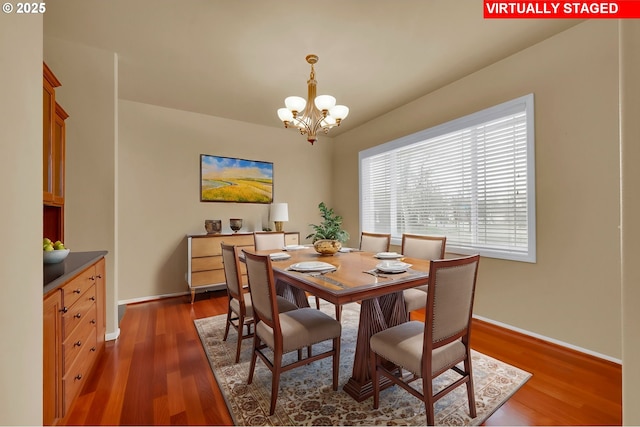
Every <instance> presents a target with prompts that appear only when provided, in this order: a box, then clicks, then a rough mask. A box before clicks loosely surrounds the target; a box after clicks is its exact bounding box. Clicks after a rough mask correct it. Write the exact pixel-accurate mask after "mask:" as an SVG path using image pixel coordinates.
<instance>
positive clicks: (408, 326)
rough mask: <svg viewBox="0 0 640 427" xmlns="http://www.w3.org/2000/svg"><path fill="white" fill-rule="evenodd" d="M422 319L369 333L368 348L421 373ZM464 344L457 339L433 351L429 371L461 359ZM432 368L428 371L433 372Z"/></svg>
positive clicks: (463, 355) (397, 363)
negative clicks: (370, 334)
mask: <svg viewBox="0 0 640 427" xmlns="http://www.w3.org/2000/svg"><path fill="white" fill-rule="evenodd" d="M423 340H424V323H422V322H418V321H412V322H407V323H402V324H400V325H398V326H394V327H392V328H389V329H385V330H384V331H381V332H378V333H377V334H375V335H374V336H372V337H371V340H370V345H371V349H372V350H373V351H374V352H376V353H378V354H379V355H380V356H382V357H383V358H385V359H387V360H388V361H390V362H392V363H394V364H396V365H398V366H401V367H403V368H405V369H407V370H408V371H410V372H412V373H414V374H416V375H418V376H420V377H422V351H423ZM464 357H465V347H464V345H463V344H462V342H461V341H460V340H458V341H454V342H452V343H450V344H447V345H445V346H443V347H440V348H438V349H435V350H434V351H433V362H432V371H433V372H438V371H440V370H442V369H443V368H445V367H449V366H452V365H454V364H456V363H457V362H459V361H460V360H462V359H464ZM433 372H432V373H433Z"/></svg>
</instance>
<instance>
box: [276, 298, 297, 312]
mask: <svg viewBox="0 0 640 427" xmlns="http://www.w3.org/2000/svg"><path fill="white" fill-rule="evenodd" d="M277 298H278V312H279V313H285V312H287V311H291V310H297V309H298V306H297V305H295V304H294V303H292V302H291V301H289V300H287V299H284V298H282V297H281V296H278V297H277Z"/></svg>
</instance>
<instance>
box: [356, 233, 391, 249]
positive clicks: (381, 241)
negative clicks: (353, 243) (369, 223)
mask: <svg viewBox="0 0 640 427" xmlns="http://www.w3.org/2000/svg"><path fill="white" fill-rule="evenodd" d="M390 245H391V234H387V233H369V232H366V231H363V232H362V233H361V234H360V250H361V251H364V252H373V253H374V254H377V253H379V252H389V246H390Z"/></svg>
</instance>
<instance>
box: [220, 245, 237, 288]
mask: <svg viewBox="0 0 640 427" xmlns="http://www.w3.org/2000/svg"><path fill="white" fill-rule="evenodd" d="M220 246H221V248H222V263H223V267H224V276H225V279H226V281H227V292H229V296H230V297H232V298H234V299H237V300H242V285H241V282H240V261H239V260H238V248H237V247H236V246H233V245H225V244H224V243H222V244H221V245H220Z"/></svg>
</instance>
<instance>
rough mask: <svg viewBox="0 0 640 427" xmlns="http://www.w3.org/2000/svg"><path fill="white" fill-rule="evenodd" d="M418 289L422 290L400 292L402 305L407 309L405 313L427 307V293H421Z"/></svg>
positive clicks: (414, 289)
mask: <svg viewBox="0 0 640 427" xmlns="http://www.w3.org/2000/svg"><path fill="white" fill-rule="evenodd" d="M425 286H426V285H425ZM419 288H422V286H419V287H415V288H410V289H405V290H404V291H402V295H403V296H404V303H405V305H406V307H407V313H408V312H411V311H414V310H419V309H421V308H425V307H426V306H427V292H426V290H425V291H423V290H421V289H419Z"/></svg>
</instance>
